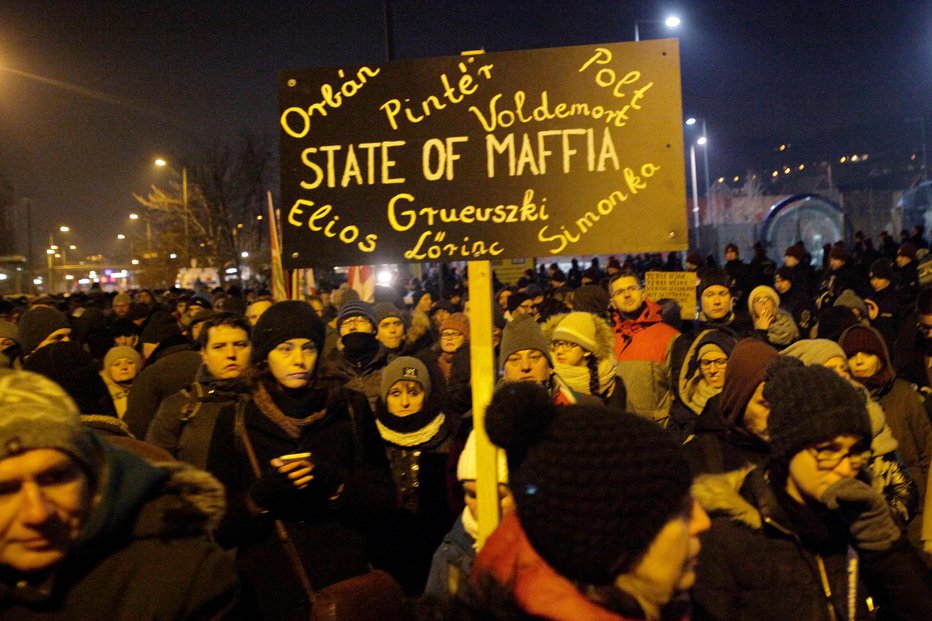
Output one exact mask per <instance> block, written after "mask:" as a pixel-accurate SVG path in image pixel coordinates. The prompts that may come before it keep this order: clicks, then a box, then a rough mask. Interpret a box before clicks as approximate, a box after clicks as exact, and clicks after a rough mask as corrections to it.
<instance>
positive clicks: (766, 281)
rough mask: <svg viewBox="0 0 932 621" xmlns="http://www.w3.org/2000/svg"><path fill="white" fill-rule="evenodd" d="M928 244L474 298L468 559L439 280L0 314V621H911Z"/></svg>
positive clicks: (457, 369) (79, 302) (466, 411)
mask: <svg viewBox="0 0 932 621" xmlns="http://www.w3.org/2000/svg"><path fill="white" fill-rule="evenodd" d="M929 249H930V246H929V242H928V240H927V239H926V236H925V232H924V230H923V229H922V228H921V227H916V228H914V229H913V230H912V231H903V232H902V233H901V235H900V239H899V241H896V240H894V239H893V238H892V237H891V236H890V235H889V234H887V233H886V232H883V233H881V234H880V235H879V236H878V238H877V243H876V245H875V244H874V243H873V240H872V239H871V238H870V237H869V236H865V235H864V234H863V233H862V232H860V231H859V232H857V233H856V234H855V235H854V237H853V239H852V240H850V241H838V242H836V243H834V244H827V245H826V246H825V247H824V248H822V249H821V256H822V257H823V258H822V261H821V264H816V263H817V262H816V261H814V260H813V256H812V254H811V253H810V249H807V247H806V246H805V245H804V244H803V243H802V242H799V243H796V244H794V245H792V246H790V247H788V248H786V249H785V252H784V253H783V255H782V256H781V257H775V258H777V259H778V261H775V260H773V259H772V258H770V257H768V253H767V250H766V249H765V247H764V246H763V245H762V244H756V245H755V246H754V248H753V256H752V257H751V258H750V260H749V261H745V260H744V259H743V258H742V257H741V256H740V249H739V248H738V246H737V245H736V244H734V243H729V244H727V245H726V246H725V247H724V248H723V254H724V258H725V261H724V263H723V264H721V265H720V264H718V262H717V261H716V260H715V258H714V257H712V256H709V257H706V258H703V257H702V256H699V255H697V254H696V253H690V254H688V255H687V256H686V257H685V259H684V258H682V257H681V256H680V255H679V254H678V253H669V254H668V255H666V256H665V257H663V256H661V255H656V254H652V255H629V256H623V255H619V257H614V256H613V257H610V258H609V259H608V261H607V263H606V264H605V266H604V269H603V266H602V264H601V263H600V262H599V261H598V260H597V259H593V260H592V261H591V262H590V263H588V264H586V265H581V264H580V263H579V262H578V261H577V260H575V259H574V260H573V261H572V263H571V264H570V266H569V269H567V270H564V269H562V268H561V267H560V266H559V265H557V264H550V265H548V264H541V265H540V266H539V267H538V268H537V269H531V270H528V271H527V272H525V273H524V274H523V275H522V276H521V278H520V279H519V280H518V281H517V282H515V283H511V284H504V283H501V282H499V281H498V280H497V279H495V282H494V288H495V292H494V302H493V308H492V311H493V312H492V321H493V341H494V346H495V352H496V357H497V358H496V377H495V382H496V388H495V392H494V395H493V398H492V402H491V404H490V405H489V406H488V408H487V410H486V416H485V420H486V425H485V431H486V432H487V433H488V436H489V438H490V439H491V440H492V442H493V443H494V444H495V445H496V446H498V447H500V448H501V449H504V450H501V451H498V458H499V459H498V481H497V485H498V496H499V505H500V506H499V509H500V511H501V516H502V518H501V522H500V524H499V526H498V528H497V529H496V530H495V532H494V533H492V535H491V536H490V537H489V538H488V539H487V540H486V541H485V542H484V544H483V545H482V546H481V548H480V547H479V546H478V544H477V541H478V536H479V535H478V533H479V530H478V517H477V516H478V513H477V504H478V500H477V490H476V476H477V475H476V470H477V468H476V448H475V446H476V443H477V440H476V435H475V429H474V424H473V402H472V385H471V384H472V379H473V378H472V374H471V369H470V316H471V313H470V300H469V299H468V295H467V291H468V272H467V271H465V270H463V271H458V270H457V269H455V268H453V267H451V266H448V265H439V266H437V267H436V268H434V269H431V270H429V271H428V272H427V276H426V277H425V278H423V279H419V278H415V277H412V276H411V275H410V274H406V275H402V274H401V273H399V275H398V276H397V277H396V279H395V281H394V284H393V285H391V286H379V287H376V291H375V296H374V300H373V301H365V300H361V299H360V296H359V294H358V293H357V292H356V291H355V290H353V289H351V288H348V287H347V286H346V285H345V284H344V285H341V286H337V287H332V288H331V287H325V288H321V289H320V291H319V293H317V294H314V295H308V296H305V299H302V300H290V301H277V302H276V301H275V300H273V299H272V297H270V295H269V292H268V291H264V290H245V291H244V290H242V289H240V288H239V287H237V286H230V287H227V288H225V289H224V288H217V289H214V290H208V289H207V288H203V287H199V288H198V290H196V291H184V290H178V289H174V288H173V289H171V290H166V291H161V290H159V291H150V290H147V289H141V290H133V291H127V292H120V293H116V294H113V293H104V292H103V291H100V290H92V291H90V292H86V293H73V294H71V295H68V296H59V295H54V296H38V297H31V298H25V297H24V298H16V299H8V300H2V301H0V618H11V619H13V618H15V619H134V620H135V619H141V620H142V619H153V620H154V619H192V620H193V619H240V618H242V619H267V620H269V621H287V620H291V619H294V620H297V619H308V618H312V617H310V616H309V615H311V614H315V615H324V613H325V608H326V607H327V606H328V605H329V602H332V601H335V602H337V604H336V607H337V608H336V609H337V610H338V611H339V612H337V613H336V615H337V616H336V617H335V618H337V619H357V618H371V619H386V620H393V619H403V618H410V619H425V620H427V619H551V620H555V621H564V620H565V621H569V620H580V619H597V620H606V621H608V620H621V621H624V620H626V619H646V620H649V621H661V620H665V619H684V618H690V617H691V618H692V619H697V620H732V619H742V620H743V619H747V620H752V619H753V620H768V619H773V620H784V619H788V618H801V619H813V620H822V619H824V620H832V621H834V620H840V619H869V618H876V619H881V620H886V619H891V620H892V619H917V620H918V619H927V618H929V615H930V612H929V611H932V572H930V567H932V489H930V488H932V474H930V466H932V287H927V285H928V283H926V282H924V278H922V277H921V274H922V273H923V272H924V270H923V269H921V267H920V266H921V265H922V263H921V262H922V261H923V259H924V257H925V256H926V255H927V254H928V253H929ZM652 270H666V271H683V270H686V271H693V272H695V273H696V282H697V291H696V293H697V295H696V299H697V308H696V309H695V312H693V309H687V310H688V312H684V309H682V308H680V307H679V305H678V304H677V302H676V301H675V300H672V299H657V300H653V299H649V298H648V297H646V295H645V289H644V274H645V272H648V271H652ZM353 614H356V615H357V616H352V615H353ZM313 618H323V616H320V617H313ZM327 618H331V617H327Z"/></svg>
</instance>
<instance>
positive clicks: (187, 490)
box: [0, 371, 239, 621]
mask: <svg viewBox="0 0 932 621" xmlns="http://www.w3.org/2000/svg"><path fill="white" fill-rule="evenodd" d="M0 447H2V448H0V481H2V485H3V489H4V493H3V503H2V504H3V510H2V511H0V618H4V619H62V620H64V619H95V620H100V621H105V620H107V619H114V620H116V619H134V620H140V621H155V620H160V621H167V620H177V621H182V620H191V621H194V620H199V621H200V620H216V621H219V620H222V619H234V618H239V615H238V614H237V611H236V610H235V608H236V605H237V599H238V582H237V579H236V574H235V571H234V569H233V564H232V562H231V560H230V558H229V557H228V556H227V555H225V554H223V553H222V552H221V551H220V550H219V548H217V547H216V545H214V544H213V543H210V542H209V541H208V540H207V538H206V533H207V532H208V531H209V530H210V529H212V528H213V527H214V526H215V525H216V523H217V522H218V521H219V519H220V515H221V514H222V512H223V488H222V487H221V486H220V484H219V483H218V482H217V481H216V480H215V479H213V477H211V476H209V475H207V474H206V473H204V472H201V471H197V470H194V469H192V468H188V467H186V466H183V465H174V466H171V467H169V466H165V467H156V466H153V465H150V464H148V463H146V462H145V461H143V460H142V459H140V458H137V457H135V456H134V455H131V454H129V453H127V452H124V451H122V450H120V449H117V448H112V447H110V446H108V445H107V444H106V443H104V442H103V441H101V440H100V439H99V438H98V437H97V436H96V435H95V434H94V432H92V431H90V430H88V429H86V428H85V427H84V426H82V424H81V419H80V418H79V416H78V409H77V406H76V405H75V404H74V402H73V401H71V399H70V398H69V397H68V396H67V395H66V394H65V392H64V391H62V389H61V388H60V387H58V385H56V384H55V383H53V382H51V381H50V380H48V379H46V378H44V377H41V376H39V375H35V374H32V373H28V372H25V371H8V372H4V373H3V374H0Z"/></svg>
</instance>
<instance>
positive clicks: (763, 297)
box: [753, 295, 773, 304]
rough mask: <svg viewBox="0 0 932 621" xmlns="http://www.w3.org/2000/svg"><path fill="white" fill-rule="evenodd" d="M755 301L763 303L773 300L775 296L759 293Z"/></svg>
mask: <svg viewBox="0 0 932 621" xmlns="http://www.w3.org/2000/svg"><path fill="white" fill-rule="evenodd" d="M753 301H754V303H755V304H763V303H764V302H773V298H771V297H770V296H769V295H759V296H757V297H756V298H754V300H753Z"/></svg>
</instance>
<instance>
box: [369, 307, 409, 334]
mask: <svg viewBox="0 0 932 621" xmlns="http://www.w3.org/2000/svg"><path fill="white" fill-rule="evenodd" d="M373 312H374V313H375V323H374V324H373V325H374V326H375V327H376V328H378V327H379V324H380V323H382V321H383V320H385V319H388V318H389V317H395V318H397V319H400V320H401V323H403V324H404V327H405V329H406V330H407V329H408V326H409V325H411V321H410V320H409V319H408V314H407V313H406V312H404V311H403V310H401V309H400V308H398V307H397V306H395V305H394V304H393V303H391V302H379V303H378V304H376V305H375V306H374V307H373Z"/></svg>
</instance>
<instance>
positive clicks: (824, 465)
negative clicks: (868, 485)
mask: <svg viewBox="0 0 932 621" xmlns="http://www.w3.org/2000/svg"><path fill="white" fill-rule="evenodd" d="M808 451H809V454H810V455H812V456H813V457H815V460H816V462H817V463H818V464H819V468H820V469H821V470H834V469H835V468H837V467H838V464H840V463H841V462H842V461H844V459H845V458H847V459H848V461H850V462H851V467H852V468H855V469H857V470H860V468H861V466H863V465H864V464H866V463H867V460H868V459H870V458H871V452H870V449H868V450H866V451H857V452H854V453H852V452H851V451H850V450H849V451H839V450H837V449H833V448H819V447H818V446H816V447H813V448H811V449H808Z"/></svg>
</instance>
